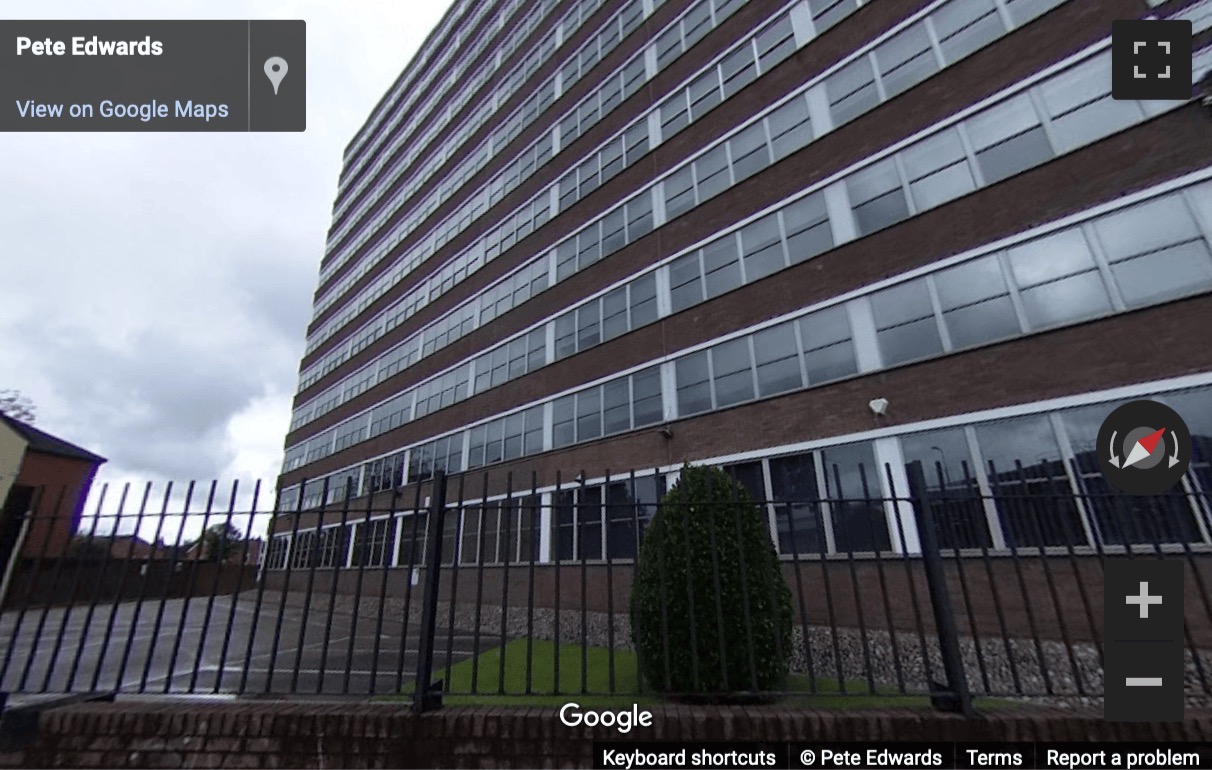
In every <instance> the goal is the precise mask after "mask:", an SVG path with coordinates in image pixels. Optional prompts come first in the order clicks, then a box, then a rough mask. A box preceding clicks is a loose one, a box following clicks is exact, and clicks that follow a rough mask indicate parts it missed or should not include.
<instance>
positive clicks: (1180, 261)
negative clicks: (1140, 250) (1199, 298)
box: [1111, 240, 1212, 306]
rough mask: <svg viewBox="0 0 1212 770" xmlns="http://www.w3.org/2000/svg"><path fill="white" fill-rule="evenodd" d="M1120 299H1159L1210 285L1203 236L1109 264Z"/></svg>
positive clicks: (1210, 257) (1209, 257) (1211, 263)
mask: <svg viewBox="0 0 1212 770" xmlns="http://www.w3.org/2000/svg"><path fill="white" fill-rule="evenodd" d="M1111 274H1112V275H1113V276H1115V282H1116V283H1117V284H1119V287H1120V293H1121V294H1123V297H1124V302H1126V303H1127V304H1129V305H1132V306H1138V305H1147V304H1151V303H1154V302H1161V301H1163V300H1166V299H1170V298H1172V297H1180V296H1183V295H1185V294H1193V293H1195V292H1199V291H1204V290H1206V289H1208V288H1209V287H1212V254H1209V253H1208V247H1207V245H1205V243H1204V242H1203V240H1198V241H1191V242H1190V243H1183V244H1179V245H1178V246H1171V247H1170V248H1167V249H1162V250H1161V251H1154V252H1152V253H1151V254H1146V255H1144V256H1140V257H1134V258H1132V259H1126V260H1123V261H1122V262H1116V263H1115V264H1113V265H1111Z"/></svg>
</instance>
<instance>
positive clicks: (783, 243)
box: [296, 54, 1172, 424]
mask: <svg viewBox="0 0 1212 770" xmlns="http://www.w3.org/2000/svg"><path fill="white" fill-rule="evenodd" d="M1108 67H1109V56H1107V55H1105V54H1104V55H1101V56H1097V57H1095V58H1093V59H1091V60H1089V61H1087V62H1083V63H1080V64H1078V65H1076V66H1075V67H1073V68H1072V69H1071V70H1068V71H1066V72H1062V73H1061V74H1060V75H1058V76H1055V77H1053V78H1051V79H1049V80H1048V81H1046V82H1045V83H1043V84H1041V85H1040V86H1037V87H1036V88H1034V89H1031V90H1029V91H1027V92H1026V93H1022V94H1018V95H1015V96H1013V97H1010V98H1008V99H1006V100H1004V101H1003V102H1002V103H1000V104H996V105H994V106H992V107H990V108H988V109H987V110H985V111H982V112H981V113H978V114H977V115H975V116H973V117H971V118H969V119H968V120H966V121H963V122H961V123H960V124H958V125H957V126H954V127H948V128H945V129H942V130H940V131H937V132H936V134H935V135H933V136H928V137H926V138H923V139H922V140H920V141H918V142H917V143H915V144H914V145H911V146H910V147H908V148H906V149H904V150H902V151H901V152H900V153H897V154H895V155H893V156H890V157H888V158H885V159H884V160H882V161H880V162H878V163H875V164H873V165H871V166H869V167H867V168H865V169H862V170H860V171H858V172H855V173H852V174H850V175H849V176H847V177H846V178H845V179H844V180H842V181H841V182H837V183H835V184H834V185H833V186H832V189H833V191H834V192H836V193H838V194H839V196H841V197H844V198H845V199H848V201H849V204H850V206H851V207H853V208H852V214H851V216H849V217H843V216H842V213H841V212H840V207H839V211H835V217H834V218H833V220H832V221H831V220H830V218H829V216H828V211H827V206H826V203H825V196H826V193H828V192H829V188H827V189H826V190H822V191H818V192H814V193H811V194H810V195H808V196H807V197H804V198H801V199H800V200H798V201H794V202H792V203H791V204H788V205H786V206H784V207H783V208H782V209H780V210H778V211H775V212H772V213H770V214H767V215H766V216H764V217H762V218H760V219H758V220H756V221H754V222H751V223H749V224H747V225H745V226H744V227H742V228H740V229H739V230H736V231H734V232H732V233H729V234H727V235H724V236H722V237H720V238H718V239H716V240H715V241H713V242H711V243H709V244H708V245H706V246H705V247H703V248H702V249H699V250H696V251H694V252H691V253H689V254H686V255H683V256H682V257H679V258H677V259H675V260H674V261H673V262H671V263H670V265H669V267H668V276H669V286H670V312H677V311H679V310H682V309H684V308H686V307H690V306H691V305H694V304H696V303H698V302H701V301H704V300H706V299H710V298H712V297H715V296H718V295H720V294H722V293H724V292H727V291H730V290H732V289H734V288H736V287H738V286H741V285H744V284H746V283H749V282H752V281H754V280H758V279H760V278H762V277H765V276H767V275H769V274H771V273H773V272H776V271H778V270H781V269H784V268H786V267H789V266H792V265H795V264H797V263H799V262H802V261H803V260H805V259H808V258H810V257H812V256H816V255H817V254H820V253H822V252H824V251H827V250H828V249H829V248H831V247H833V246H835V245H839V244H840V243H843V242H845V241H846V240H848V239H849V237H854V236H857V235H865V234H867V233H869V232H871V231H873V230H876V229H879V228H881V227H885V226H889V225H891V224H895V223H896V222H897V221H900V220H901V219H904V218H906V217H907V216H909V215H911V214H915V213H917V212H919V211H921V210H924V209H926V208H929V207H932V206H936V205H940V204H941V203H943V202H946V201H947V200H950V199H951V198H954V197H960V196H961V195H964V194H967V192H971V191H972V187H974V186H977V185H976V180H978V179H979V180H980V182H981V185H980V186H983V185H984V184H987V183H988V180H989V179H990V178H992V179H993V180H995V181H997V180H1000V179H1001V178H1002V175H1001V174H998V173H995V172H997V171H998V168H1001V169H1003V170H1004V169H1006V168H1014V169H1019V170H1021V169H1023V168H1027V167H1030V166H1033V165H1037V164H1038V163H1039V162H1042V161H1044V160H1047V159H1049V158H1051V157H1052V156H1053V152H1052V150H1051V145H1050V144H1048V141H1047V135H1044V136H1045V146H1046V147H1047V148H1048V151H1047V152H1046V153H1043V152H1037V153H1035V154H1033V155H1026V156H1025V159H1024V160H1022V161H1015V162H1013V163H1011V164H1009V165H1006V164H1003V165H1001V166H1000V167H998V166H991V165H989V164H988V163H987V159H988V157H989V156H988V155H982V154H981V152H980V151H976V152H975V153H972V152H970V151H968V150H966V149H965V143H966V142H967V143H968V146H977V147H979V146H981V143H982V142H983V140H984V139H983V137H985V136H986V134H985V133H984V129H985V127H987V126H990V125H1000V126H1006V125H1013V124H1014V123H1013V121H1012V120H1011V118H1012V116H1013V115H1014V114H1015V112H1016V111H1017V112H1018V113H1019V114H1020V117H1019V118H1018V122H1019V123H1022V122H1026V121H1024V119H1023V118H1022V117H1021V111H1022V110H1023V109H1024V108H1030V107H1031V106H1032V104H1034V103H1035V101H1036V100H1037V99H1038V100H1039V101H1040V103H1041V104H1044V103H1048V102H1049V101H1051V102H1052V103H1055V102H1056V96H1057V94H1064V93H1066V92H1071V91H1072V90H1074V84H1086V85H1088V84H1090V83H1091V82H1092V81H1093V82H1097V83H1101V85H1102V87H1104V88H1105V87H1106V84H1107V83H1108V82H1109V73H1108V72H1107V69H1108ZM1102 76H1108V77H1107V78H1103V77H1102ZM1100 78H1101V79H1100ZM1084 93H1085V94H1086V96H1087V98H1088V99H1090V100H1091V101H1090V102H1089V103H1088V104H1087V107H1089V106H1090V105H1097V104H1101V103H1105V102H1107V101H1109V95H1104V96H1102V97H1099V96H1098V95H1097V92H1096V91H1094V92H1092V91H1090V90H1085V91H1084ZM1117 104H1119V105H1122V106H1119V107H1116V110H1117V114H1118V116H1119V117H1118V119H1117V120H1116V121H1115V122H1106V118H1107V117H1108V116H1107V115H1106V114H1105V113H1104V112H1101V111H1098V110H1096V111H1092V112H1089V113H1087V119H1088V121H1087V122H1086V123H1084V124H1082V125H1083V126H1084V128H1083V134H1082V136H1083V138H1085V139H1086V140H1088V141H1089V140H1093V139H1096V138H1098V136H1099V133H1098V132H1113V131H1115V130H1118V129H1119V128H1120V127H1122V125H1124V124H1127V123H1132V122H1139V121H1140V120H1141V119H1142V117H1143V115H1144V114H1145V113H1144V112H1143V109H1144V105H1143V104H1138V103H1135V102H1119V103H1117ZM1169 106H1172V104H1171V105H1169ZM1169 106H1159V105H1157V104H1152V105H1151V109H1152V110H1153V111H1158V110H1161V109H1168V108H1169ZM784 107H785V105H784ZM780 109H781V108H780ZM1078 109H1079V110H1080V109H1081V108H1078ZM990 116H992V118H994V119H996V120H997V121H998V122H994V121H992V120H991V119H990ZM1028 120H1029V119H1028ZM1034 120H1035V121H1042V120H1043V119H1042V118H1040V117H1039V114H1035V117H1034ZM1091 120H1092V121H1094V122H1093V123H1091V122H1089V121H1091ZM755 125H760V124H755ZM1049 125H1050V124H1049ZM1076 125H1077V124H1070V128H1072V127H1074V126H1076ZM970 126H971V127H975V128H971V129H970V128H969V127H970ZM1032 130H1034V129H1032ZM1040 130H1041V132H1042V129H1040ZM1041 135H1043V134H1042V133H1041ZM974 136H975V137H977V138H976V139H975V140H974V139H972V137H974ZM1064 136H1065V134H1062V135H1061V138H1059V139H1057V141H1056V145H1057V147H1058V148H1060V151H1065V150H1068V149H1072V148H1073V142H1072V139H1071V138H1070V139H1069V140H1065V139H1064ZM1069 136H1070V137H1072V134H1070V135H1069ZM731 141H733V140H729V142H731ZM723 146H724V147H725V148H727V147H728V145H727V144H726V145H723ZM764 147H765V152H766V156H765V157H766V158H769V157H770V155H771V153H773V149H772V148H773V144H772V143H771V142H768V143H767V144H765V145H764ZM715 152H716V150H715V149H713V150H709V151H708V152H707V153H706V154H704V155H703V156H701V157H700V158H699V159H697V160H696V161H694V163H693V164H692V165H691V168H692V169H694V168H698V167H699V165H700V164H701V162H702V161H703V160H704V159H705V158H710V157H711V156H712V155H713V154H714V153H715ZM957 153H958V154H959V156H960V160H958V161H956V160H954V158H955V157H956V154H957ZM729 157H730V156H729ZM999 157H1001V156H999ZM940 158H942V160H941V161H940V160H939V159H940ZM726 159H727V158H726ZM942 164H949V165H947V168H949V169H953V170H954V169H961V170H963V171H964V172H965V174H966V176H963V177H956V176H954V175H952V176H948V175H947V174H940V173H938V172H933V173H926V174H925V175H924V176H923V174H922V169H930V168H934V167H936V166H938V165H942ZM730 166H731V164H730ZM970 169H975V170H970ZM678 173H680V172H674V173H673V174H672V175H671V176H670V177H667V178H666V180H665V184H668V182H669V180H670V179H672V178H675V177H676V176H677V174H678ZM735 175H736V172H735V171H734V172H733V176H731V177H729V179H732V178H735ZM957 178H960V179H964V180H972V184H971V186H970V185H969V184H968V183H967V182H963V183H961V184H956V183H955V180H956V179H957ZM948 180H950V181H948ZM889 188H891V189H889ZM664 189H666V190H667V192H668V188H664ZM697 189H698V187H697V186H696V190H697ZM676 190H677V188H673V191H672V192H673V195H674V197H673V198H670V199H669V200H671V201H674V202H676V201H677V195H678V193H677V192H676ZM872 190H875V191H877V192H878V195H875V196H874V197H872ZM838 199H839V200H840V197H839V198H838ZM696 200H697V199H696ZM634 205H635V204H634V203H629V204H628V205H627V206H625V207H624V208H623V213H624V214H626V213H627V211H628V207H631V206H634ZM666 205H667V206H668V205H669V204H668V203H667V204H666ZM644 208H645V211H646V207H644ZM847 208H848V209H849V207H847ZM626 218H627V217H626V216H624V217H623V219H624V220H626ZM839 218H840V219H839ZM617 221H618V219H617V218H615V217H612V216H608V217H607V218H605V219H602V220H599V221H598V222H596V223H594V225H592V226H590V227H589V228H586V230H584V231H582V232H581V233H579V234H578V235H577V236H575V237H572V238H569V239H567V240H565V241H564V242H562V243H561V244H560V245H559V246H558V247H557V251H556V257H555V258H556V260H557V266H556V278H557V280H562V279H563V278H566V277H567V276H569V275H571V274H572V273H573V272H575V271H577V270H580V269H584V268H585V267H587V266H588V265H589V264H592V263H593V262H595V261H597V260H598V259H600V258H602V256H604V254H603V248H604V247H606V248H610V249H612V250H613V249H615V248H619V247H621V244H623V243H625V242H627V241H629V240H631V239H632V238H630V237H629V236H630V235H631V233H630V231H624V232H622V233H619V232H615V231H613V230H612V231H609V232H608V231H607V228H608V227H611V226H612V223H615V222H617ZM623 224H627V223H626V222H625V221H624V223H623ZM641 224H642V225H643V226H647V221H646V220H645V221H642V222H641ZM617 226H618V225H617V224H616V225H614V227H617ZM848 234H849V235H848ZM525 269H526V270H527V271H528V272H529V273H530V274H534V275H536V276H537V277H536V279H535V280H536V282H535V284H534V285H533V286H532V287H531V291H530V292H529V293H521V294H519V295H518V296H517V299H524V298H525V297H529V296H533V291H534V290H541V289H542V288H546V277H545V273H546V270H547V267H546V265H545V260H539V261H536V262H533V263H531V264H530V265H528V266H527V267H526V268H525ZM522 275H524V274H522ZM516 278H517V276H515V280H516ZM509 280H510V279H508V278H507V279H506V281H509ZM507 285H509V284H508V283H502V284H498V287H500V286H507ZM490 291H494V290H490ZM628 291H630V289H628ZM617 295H618V292H617V290H616V292H615V296H612V297H611V303H612V308H613V309H617V304H618V302H617V300H618V299H619V297H618V296H617ZM597 302H601V303H602V307H601V308H595V307H594V304H595V303H597ZM474 304H475V303H474V301H473V302H472V303H469V304H468V305H465V306H463V307H462V308H459V309H456V311H454V313H453V314H452V315H451V316H448V317H447V318H445V319H442V320H440V321H438V322H435V325H434V327H433V328H434V331H435V332H437V334H436V335H435V336H436V337H437V338H441V339H446V335H447V334H448V331H447V330H448V329H450V328H452V327H458V328H461V329H465V331H470V330H471V329H473V328H476V327H477V326H478V324H476V323H475V322H474V320H468V319H469V316H470V314H469V312H468V308H471V307H473V306H474ZM507 304H508V306H509V307H512V306H513V304H509V303H507ZM505 309H507V308H505ZM604 310H605V302H604V300H601V301H599V300H591V301H590V304H589V305H588V306H583V307H581V308H578V309H576V310H575V311H571V314H569V313H566V314H565V315H564V316H563V317H562V319H561V320H559V321H557V324H556V331H555V333H556V337H557V345H556V349H555V350H554V351H553V352H552V356H553V357H554V358H561V357H564V356H565V355H568V354H569V353H570V352H576V351H579V350H582V349H585V347H588V346H589V345H591V344H597V342H598V341H599V339H600V336H601V333H600V332H599V331H597V324H598V323H599V321H597V320H594V319H595V317H596V318H598V319H600V318H601V317H604V312H603V311H604ZM499 312H503V310H501V311H498V312H496V313H494V314H491V315H490V316H489V318H492V317H496V315H499ZM648 317H649V318H650V315H649V316H648ZM574 320H575V328H576V330H577V331H576V336H575V337H574V338H571V339H570V337H569V334H570V331H571V329H572V328H574V326H573V322H574ZM611 320H612V330H615V331H617V332H618V333H622V332H623V331H625V330H629V329H631V328H635V326H637V325H638V324H636V323H630V324H629V325H628V326H627V327H626V328H624V327H623V324H622V322H623V317H622V316H621V315H619V314H618V313H617V311H616V312H614V313H612V318H611ZM628 320H631V319H628ZM639 320H641V321H643V320H644V315H641V316H640V318H639ZM425 333H427V331H426V330H423V331H422V332H421V333H420V334H425ZM464 333H465V332H464ZM595 335H596V336H595ZM582 340H584V342H583V341H582ZM574 343H575V351H574V350H573V347H574ZM435 349H436V347H435ZM373 366H374V364H373V363H372V364H370V365H369V367H373ZM369 367H368V368H369ZM351 379H353V380H358V379H364V377H362V378H359V377H354V378H351ZM348 382H349V380H346V381H345V383H348ZM338 387H339V388H344V387H346V384H342V385H339V386H338ZM330 400H331V399H325V401H326V402H327V401H330ZM311 408H312V405H311V404H307V405H304V406H303V407H301V408H300V409H299V410H297V412H296V414H302V413H306V412H307V411H309V410H310V409H311ZM300 419H301V420H302V422H300V423H299V424H303V423H305V422H306V420H305V419H303V418H300Z"/></svg>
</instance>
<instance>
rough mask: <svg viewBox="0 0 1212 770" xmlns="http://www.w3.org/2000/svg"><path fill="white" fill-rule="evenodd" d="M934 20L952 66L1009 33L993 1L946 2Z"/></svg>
mask: <svg viewBox="0 0 1212 770" xmlns="http://www.w3.org/2000/svg"><path fill="white" fill-rule="evenodd" d="M930 18H931V19H932V21H933V23H934V31H935V32H936V33H937V34H938V39H939V44H940V47H941V48H942V50H943V59H944V60H945V61H947V62H948V63H954V62H956V61H959V60H960V59H962V58H963V57H965V56H967V55H968V54H970V53H972V52H973V51H975V50H977V49H979V48H981V47H982V46H984V45H985V44H986V43H988V42H990V41H992V40H994V39H996V38H998V37H999V36H1001V34H1002V33H1003V32H1004V31H1005V26H1004V25H1003V24H1002V20H1001V17H1000V16H998V13H997V8H996V7H994V5H993V0H966V2H961V3H946V4H944V5H943V6H942V7H941V8H939V9H938V10H937V11H935V12H934V13H932V14H931V15H930Z"/></svg>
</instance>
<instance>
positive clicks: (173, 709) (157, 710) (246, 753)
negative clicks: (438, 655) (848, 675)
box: [0, 702, 1212, 768]
mask: <svg viewBox="0 0 1212 770" xmlns="http://www.w3.org/2000/svg"><path fill="white" fill-rule="evenodd" d="M651 710H652V712H653V716H654V720H653V725H652V727H650V728H639V729H636V730H633V731H632V732H631V733H629V734H628V735H626V736H621V735H620V734H619V733H617V732H615V731H613V730H610V729H603V728H570V727H566V726H564V725H562V724H561V723H560V721H559V719H558V718H557V715H556V710H555V709H538V708H529V709H525V708H524V709H508V708H499V707H497V708H448V709H443V710H439V711H435V712H432V713H429V714H426V715H424V716H420V717H418V716H415V715H413V714H412V713H410V712H409V711H408V709H407V707H405V706H402V705H397V704H367V703H350V702H344V703H334V702H309V703H280V702H233V703H198V702H194V703H182V702H174V703H170V704H164V703H151V702H130V703H121V702H119V703H114V704H82V705H76V706H69V707H64V708H60V709H54V710H50V711H46V712H44V713H43V714H42V717H41V720H40V725H39V730H38V735H37V738H36V740H35V741H34V742H33V743H32V744H30V745H28V746H26V747H25V748H24V749H21V750H17V751H11V752H8V753H0V767H129V768H144V767H169V768H172V767H230V768H261V767H265V768H296V767H297V768H303V767H351V768H353V767H357V768H361V767H588V766H590V765H591V763H592V754H591V752H592V741H594V740H619V739H620V738H627V739H634V740H671V741H743V740H764V741H792V740H796V741H813V740H846V741H889V740H898V739H899V740H915V741H959V742H962V741H1058V742H1059V741H1198V740H1202V741H1206V740H1209V739H1210V738H1212V712H1195V713H1193V712H1191V711H1188V716H1187V720H1186V721H1185V722H1181V723H1156V724H1150V723H1122V722H1121V723H1116V722H1104V721H1102V719H1101V715H1099V714H1097V713H1090V714H1086V715H1075V714H1073V713H1064V712H1058V711H1049V710H1040V709H1035V710H1030V711H1026V710H1024V711H1022V712H997V713H994V714H990V715H987V716H984V717H982V718H979V719H974V720H964V719H961V718H959V717H954V716H950V715H944V714H939V713H935V712H929V711H910V710H882V711H862V712H846V713H841V712H818V711H805V710H789V709H787V708H785V707H783V708H780V707H754V706H747V707H708V706H663V707H655V708H652V709H651Z"/></svg>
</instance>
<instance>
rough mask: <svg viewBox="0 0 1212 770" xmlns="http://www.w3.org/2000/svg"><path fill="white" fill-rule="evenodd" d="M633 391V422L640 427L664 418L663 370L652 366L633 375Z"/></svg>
mask: <svg viewBox="0 0 1212 770" xmlns="http://www.w3.org/2000/svg"><path fill="white" fill-rule="evenodd" d="M631 392H632V398H633V399H634V420H633V424H634V426H635V427H637V428H639V427H641V426H643V425H652V424H654V423H658V422H661V421H662V420H664V408H663V406H662V403H661V370H660V367H656V366H654V367H652V368H651V369H645V370H644V371H642V372H637V373H636V374H633V375H631Z"/></svg>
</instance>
